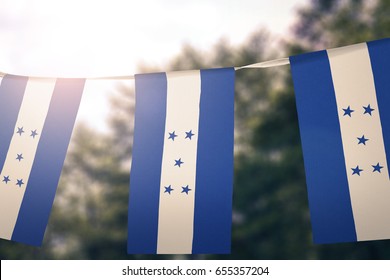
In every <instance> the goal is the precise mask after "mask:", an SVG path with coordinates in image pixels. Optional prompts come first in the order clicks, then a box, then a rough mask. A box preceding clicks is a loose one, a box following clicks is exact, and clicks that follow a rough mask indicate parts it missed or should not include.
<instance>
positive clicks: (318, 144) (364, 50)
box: [290, 39, 390, 243]
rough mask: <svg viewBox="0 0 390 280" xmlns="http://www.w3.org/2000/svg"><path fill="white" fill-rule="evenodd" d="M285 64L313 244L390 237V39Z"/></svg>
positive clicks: (298, 58) (316, 53) (305, 56)
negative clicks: (291, 87)
mask: <svg viewBox="0 0 390 280" xmlns="http://www.w3.org/2000/svg"><path fill="white" fill-rule="evenodd" d="M290 61H291V69H292V75H293V80H294V88H295V94H296V101H297V108H298V117H299V126H300V131H301V139H302V148H303V154H304V161H305V169H306V180H307V187H308V195H309V205H310V213H311V222H312V228H313V236H314V241H315V242H316V243H334V242H351V241H363V240H378V239H388V238H390V215H389V213H390V182H389V169H388V163H389V161H390V158H389V156H390V39H384V40H378V41H373V42H369V43H363V44H357V45H352V46H348V47H343V48H337V49H330V50H326V51H319V52H314V53H308V54H303V55H298V56H293V57H291V58H290Z"/></svg>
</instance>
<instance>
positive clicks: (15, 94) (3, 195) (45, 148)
mask: <svg viewBox="0 0 390 280" xmlns="http://www.w3.org/2000/svg"><path fill="white" fill-rule="evenodd" d="M84 82H85V80H84V79H39V78H28V77H20V76H12V75H6V76H4V78H3V79H2V81H1V85H0V238H3V239H8V240H14V241H17V242H21V243H26V244H30V245H35V246H39V245H41V243H42V240H43V236H44V233H45V229H46V225H47V222H48V219H49V215H50V211H51V207H52V204H53V200H54V195H55V192H56V189H57V184H58V180H59V177H60V174H61V170H62V166H63V163H64V159H65V154H66V151H67V148H68V143H69V139H70V136H71V133H72V130H73V126H74V122H75V118H76V114H77V111H78V107H79V104H80V99H81V95H82V92H83V88H84Z"/></svg>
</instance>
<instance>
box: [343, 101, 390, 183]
mask: <svg viewBox="0 0 390 280" xmlns="http://www.w3.org/2000/svg"><path fill="white" fill-rule="evenodd" d="M362 108H363V110H364V111H363V115H366V114H367V115H369V116H370V117H372V114H373V112H374V111H375V109H374V108H372V107H371V105H370V104H368V105H367V106H362ZM342 110H343V117H346V116H348V117H350V118H353V115H354V113H355V110H354V109H353V108H351V106H350V105H348V106H347V107H346V108H342ZM356 113H357V112H356ZM356 139H357V140H358V141H357V145H363V146H366V144H367V145H368V141H369V140H370V139H369V138H368V137H367V136H365V135H364V134H363V135H362V136H361V137H359V136H357V137H356ZM365 168H366V167H365ZM371 168H372V172H378V173H382V172H381V169H382V168H383V166H382V165H381V164H380V163H379V162H378V163H376V164H374V163H373V164H371ZM351 170H352V175H358V176H360V173H362V172H364V171H365V169H362V168H360V167H359V165H356V166H355V167H351Z"/></svg>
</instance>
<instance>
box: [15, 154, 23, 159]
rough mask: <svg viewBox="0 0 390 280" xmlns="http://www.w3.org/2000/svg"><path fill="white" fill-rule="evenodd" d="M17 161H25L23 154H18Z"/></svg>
mask: <svg viewBox="0 0 390 280" xmlns="http://www.w3.org/2000/svg"><path fill="white" fill-rule="evenodd" d="M16 159H17V160H18V161H21V160H22V159H24V157H23V154H16Z"/></svg>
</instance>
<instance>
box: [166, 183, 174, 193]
mask: <svg viewBox="0 0 390 280" xmlns="http://www.w3.org/2000/svg"><path fill="white" fill-rule="evenodd" d="M164 188H165V191H164V193H168V194H171V191H173V190H174V189H172V188H171V185H169V186H168V187H164Z"/></svg>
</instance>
